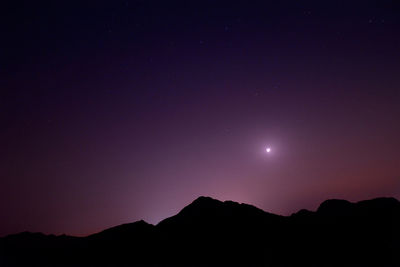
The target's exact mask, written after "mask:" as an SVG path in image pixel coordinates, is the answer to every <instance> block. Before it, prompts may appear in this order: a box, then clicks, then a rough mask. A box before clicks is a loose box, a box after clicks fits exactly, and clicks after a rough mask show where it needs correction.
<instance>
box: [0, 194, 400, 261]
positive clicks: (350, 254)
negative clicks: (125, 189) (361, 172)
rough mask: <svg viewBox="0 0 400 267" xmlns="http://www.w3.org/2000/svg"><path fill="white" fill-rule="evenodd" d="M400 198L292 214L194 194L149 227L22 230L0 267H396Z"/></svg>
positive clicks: (331, 204) (2, 248)
mask: <svg viewBox="0 0 400 267" xmlns="http://www.w3.org/2000/svg"><path fill="white" fill-rule="evenodd" d="M399 226H400V203H399V202H398V201H397V200H396V199H394V198H378V199H373V200H367V201H361V202H358V203H351V202H348V201H345V200H327V201H325V202H323V203H322V204H321V205H320V206H319V208H318V209H317V211H315V212H314V211H308V210H300V211H299V212H297V213H295V214H292V215H291V216H287V217H284V216H279V215H275V214H271V213H267V212H264V211H263V210H260V209H258V208H256V207H254V206H251V205H247V204H239V203H236V202H232V201H225V202H221V201H218V200H215V199H212V198H209V197H200V198H198V199H196V200H195V201H193V202H192V203H191V204H190V205H188V206H187V207H185V208H183V209H182V210H181V211H180V212H179V213H178V214H177V215H175V216H172V217H170V218H167V219H165V220H163V221H162V222H160V223H159V224H158V225H156V226H154V225H151V224H148V223H146V222H144V221H138V222H135V223H130V224H123V225H120V226H116V227H113V228H110V229H107V230H104V231H102V232H100V233H97V234H93V235H90V236H87V237H81V238H78V237H70V236H54V235H43V234H40V233H29V232H24V233H21V234H17V235H10V236H7V237H3V238H1V239H0V266H16V265H37V266H54V265H63V266H103V265H109V266H116V265H123V266H143V265H148V266H149V265H152V266H154V265H157V266H158V265H169V266H171V265H181V266H187V265H190V266H193V265H202V266H221V265H242V266H245V265H246V266H248V265H254V266H400V258H399V256H398V254H399V253H398V252H399V251H400V234H399V233H400V231H399Z"/></svg>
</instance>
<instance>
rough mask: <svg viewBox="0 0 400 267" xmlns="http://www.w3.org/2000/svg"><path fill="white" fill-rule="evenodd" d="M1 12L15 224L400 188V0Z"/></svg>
mask: <svg viewBox="0 0 400 267" xmlns="http://www.w3.org/2000/svg"><path fill="white" fill-rule="evenodd" d="M10 2H11V1H10ZM38 2H40V3H38ZM322 2H323V3H322ZM2 5H3V4H2ZM11 5H12V6H11ZM0 12H1V13H2V14H1V16H0V17H1V35H2V37H1V39H2V41H1V44H0V47H1V51H0V60H1V64H0V75H1V76H0V78H1V79H0V87H1V92H0V122H1V124H0V125H1V126H0V127H1V128H0V129H1V131H0V158H1V161H0V216H1V218H0V236H2V235H6V234H11V233H17V232H20V231H25V230H29V231H41V232H44V233H54V234H61V233H66V234H71V235H86V234H90V233H93V232H96V231H100V230H102V229H104V228H107V227H111V226H115V225H118V224H122V223H127V222H133V221H136V220H140V219H144V220H146V221H148V222H150V223H157V222H158V221H160V220H162V219H164V218H166V217H168V216H171V215H174V214H175V213H177V212H178V211H179V210H180V209H181V208H183V207H184V206H185V205H187V204H188V203H190V202H191V201H192V200H194V199H195V198H197V197H198V196H200V195H207V196H211V197H214V198H218V199H220V200H228V199H230V200H234V201H238V202H246V203H250V204H253V205H256V206H258V207H260V208H262V209H264V210H266V211H270V212H274V213H278V214H283V215H289V214H291V213H292V212H295V211H297V210H298V209H300V208H308V209H315V208H316V207H317V206H318V205H319V203H320V202H321V201H323V200H325V199H327V198H345V199H348V200H351V201H357V200H363V199H368V198H373V197H378V196H394V197H397V198H400V4H399V1H395V0H392V1H388V0H379V1H378V0H377V1H294V0H293V1H152V0H149V1H144V0H142V1H51V2H50V1H48V2H47V1H15V2H14V3H13V4H10V6H3V7H2V8H1V11H0ZM267 146H270V147H271V152H270V153H268V154H267V153H266V152H265V148H266V147H267Z"/></svg>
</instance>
